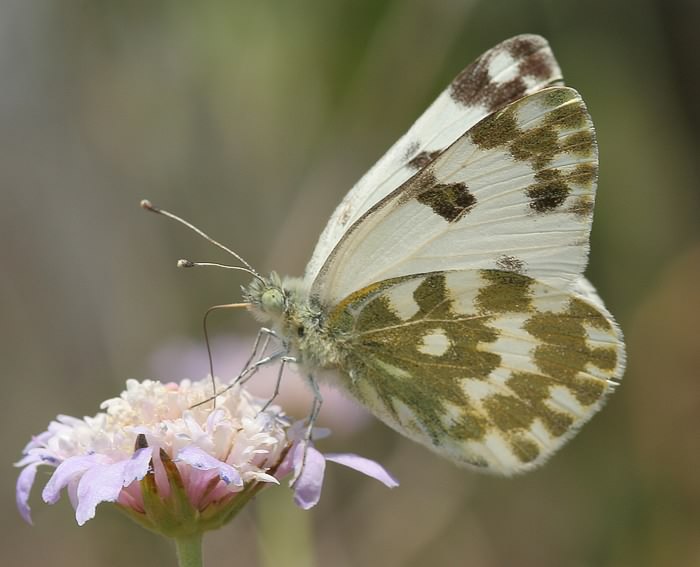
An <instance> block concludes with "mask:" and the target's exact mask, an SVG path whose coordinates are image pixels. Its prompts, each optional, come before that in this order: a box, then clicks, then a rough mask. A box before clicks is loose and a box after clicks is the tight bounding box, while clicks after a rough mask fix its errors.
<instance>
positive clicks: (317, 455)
mask: <svg viewBox="0 0 700 567" xmlns="http://www.w3.org/2000/svg"><path fill="white" fill-rule="evenodd" d="M304 451H306V458H304ZM302 465H303V467H302ZM294 468H295V471H296V474H297V475H298V476H297V479H296V481H295V482H294V502H295V503H296V505H297V506H299V507H300V508H302V509H303V510H308V509H309V508H313V507H314V506H316V504H318V501H319V500H320V499H321V488H322V486H323V475H324V473H325V470H326V459H325V458H324V457H323V455H322V454H321V452H320V451H318V450H317V449H315V448H314V447H313V446H312V445H311V444H310V443H309V444H306V443H298V444H297V446H296V447H295V448H294Z"/></svg>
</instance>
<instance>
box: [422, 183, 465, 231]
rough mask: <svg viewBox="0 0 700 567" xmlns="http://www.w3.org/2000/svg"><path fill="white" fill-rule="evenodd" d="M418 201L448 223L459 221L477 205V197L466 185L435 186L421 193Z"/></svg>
mask: <svg viewBox="0 0 700 567" xmlns="http://www.w3.org/2000/svg"><path fill="white" fill-rule="evenodd" d="M416 199H417V200H418V202H419V203H422V204H423V205H427V206H428V207H430V208H431V209H433V211H434V212H435V213H436V214H438V215H440V216H441V217H442V218H444V219H445V220H446V221H447V222H456V221H458V220H459V219H461V218H462V217H463V216H464V215H466V214H467V213H468V212H469V211H470V210H471V209H472V208H473V207H474V205H476V197H474V195H472V193H471V192H470V191H469V189H467V186H466V185H465V184H464V183H449V184H444V185H443V184H438V185H434V186H433V187H431V188H430V189H427V190H425V191H423V192H422V193H420V194H419V195H418V196H417V197H416Z"/></svg>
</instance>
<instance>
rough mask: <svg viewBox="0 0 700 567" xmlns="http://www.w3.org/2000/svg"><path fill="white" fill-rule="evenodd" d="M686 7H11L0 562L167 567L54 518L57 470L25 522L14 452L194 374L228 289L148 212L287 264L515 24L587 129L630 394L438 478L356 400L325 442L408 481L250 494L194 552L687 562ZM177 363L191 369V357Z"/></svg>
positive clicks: (690, 442) (166, 551) (233, 322)
mask: <svg viewBox="0 0 700 567" xmlns="http://www.w3.org/2000/svg"><path fill="white" fill-rule="evenodd" d="M699 6H700V3H699V2H697V0H685V1H684V0H635V1H634V2H632V1H617V2H616V1H610V0H591V1H588V2H578V1H575V0H539V1H535V0H525V1H520V2H516V1H512V0H439V1H427V0H426V1H421V0H342V1H334V2H313V1H311V0H299V1H289V2H282V1H279V2H274V1H271V0H267V1H258V2H237V1H225V0H200V1H199V2H164V1H155V0H154V1H150V2H142V1H135V0H112V1H97V0H62V1H60V2H50V1H39V0H3V1H2V2H0V77H1V78H2V81H1V84H2V86H1V87H0V302H1V305H0V321H1V327H0V361H2V369H3V370H2V396H1V397H0V410H1V411H0V420H1V422H0V423H1V425H2V427H0V435H1V436H2V438H1V440H0V441H1V443H2V446H3V447H4V448H5V449H4V451H5V464H4V465H3V466H2V467H0V479H1V481H2V482H1V483H0V485H1V486H2V487H3V488H2V491H0V494H1V495H2V507H1V510H2V524H3V526H4V527H3V529H2V536H0V537H2V549H3V552H2V556H3V559H2V563H3V564H4V565H42V564H48V563H49V562H50V563H51V564H52V565H54V566H56V567H60V566H62V565H71V566H76V565H81V566H82V565H100V566H112V565H114V566H116V565H132V566H134V567H138V566H140V565H144V566H145V565H148V566H153V565H169V564H173V563H174V556H173V551H172V549H171V547H170V544H169V543H168V542H167V541H165V540H163V539H160V538H158V537H157V536H153V535H150V534H148V533H146V532H144V531H142V530H141V529H140V528H138V527H137V526H136V525H134V524H132V523H130V522H129V521H128V520H127V519H126V518H125V517H123V516H121V515H120V514H119V513H118V512H116V511H114V510H113V509H110V506H107V505H103V506H101V507H100V508H99V509H98V514H97V517H96V519H95V520H93V521H91V522H89V523H88V524H87V525H86V526H84V527H82V528H78V526H77V525H76V524H75V521H74V517H73V513H72V509H71V508H70V506H69V505H68V503H67V502H66V501H65V499H64V501H62V502H61V503H60V504H58V505H55V506H52V507H48V506H46V505H44V504H43V503H42V502H41V501H40V498H39V493H40V488H41V486H42V485H43V482H44V480H45V479H46V474H44V475H41V474H40V475H39V479H38V483H39V484H38V486H37V487H35V493H34V495H33V498H32V500H31V502H32V505H33V511H34V520H35V526H34V527H29V526H27V525H25V524H24V523H23V522H22V521H21V520H20V518H19V516H18V515H17V514H16V512H15V509H14V482H15V479H16V475H17V470H16V469H14V468H12V465H11V463H12V462H13V461H15V460H17V459H18V458H19V455H20V452H21V449H22V447H23V446H24V444H25V443H26V441H27V440H28V439H29V438H30V436H31V435H32V434H35V433H38V432H40V431H42V430H43V429H44V428H45V426H46V424H47V423H48V422H49V421H50V420H51V419H52V418H53V417H54V416H55V415H56V414H57V413H66V414H70V415H76V416H83V415H91V414H94V413H95V412H96V411H97V406H98V404H99V402H100V401H102V400H103V399H106V398H109V397H112V396H114V395H115V394H116V393H118V392H119V391H121V389H122V387H123V383H124V380H125V379H126V378H128V377H135V378H150V377H159V378H163V379H170V378H180V377H181V376H178V375H176V374H177V373H178V371H180V370H182V369H184V368H187V372H191V373H197V372H201V373H200V374H199V375H198V376H195V377H199V376H204V375H205V374H206V372H207V370H206V366H205V364H204V363H202V362H201V360H202V358H201V356H200V355H201V344H202V342H201V341H202V339H201V316H202V314H203V312H204V310H205V309H206V308H207V307H208V306H210V305H213V304H217V303H226V302H230V301H235V300H237V299H238V298H239V291H238V288H239V286H240V285H241V284H242V283H246V280H245V279H244V278H241V277H240V275H239V274H236V273H233V272H227V271H216V270H207V269H202V270H199V271H198V270H190V271H178V270H177V269H176V268H175V261H176V260H177V259H178V258H180V257H188V258H193V259H196V260H213V259H219V260H223V259H224V258H222V257H221V256H220V255H219V254H218V253H217V251H216V250H214V249H213V248H211V247H209V246H208V245H207V244H206V243H205V242H203V241H200V240H199V239H197V238H196V237H195V236H194V235H193V234H191V233H188V232H187V231H185V230H184V229H182V228H181V227H178V226H176V225H174V224H171V223H168V222H166V221H165V220H164V219H161V218H157V217H155V216H153V215H148V214H146V213H145V212H142V211H141V210H140V209H139V207H138V203H139V200H140V199H141V198H143V197H149V198H150V199H151V200H153V201H154V202H155V203H158V204H160V205H162V206H164V207H167V208H169V209H172V210H174V211H177V212H179V213H180V214H182V215H184V216H186V217H188V218H189V219H191V220H192V221H193V222H195V223H196V224H198V225H200V226H201V227H202V228H204V229H206V230H207V231H209V232H210V233H212V234H213V235H215V236H216V237H219V238H220V239H221V240H223V241H225V242H226V243H228V244H230V245H231V246H233V247H235V249H236V250H238V251H239V252H240V253H242V254H243V255H244V256H245V257H246V258H247V259H248V260H249V261H250V262H252V263H253V264H254V265H255V266H256V268H257V269H258V270H259V271H262V272H267V271H268V270H271V269H276V270H278V271H280V272H282V273H288V274H293V275H297V274H301V272H302V270H303V267H304V265H305V263H306V260H307V259H308V257H309V255H310V253H311V250H312V248H313V245H314V243H315V241H316V238H317V236H318V234H319V233H320V231H321V229H322V228H323V226H324V224H325V221H326V219H327V218H328V216H329V214H330V213H331V211H332V210H333V208H334V206H335V205H336V204H337V203H338V202H339V201H340V199H341V197H342V196H343V195H344V194H345V192H346V191H347V190H348V189H349V188H350V187H351V186H352V184H353V183H354V181H356V180H357V179H358V178H359V177H360V175H361V174H362V173H364V171H366V170H367V169H368V167H369V166H370V165H371V164H372V163H373V162H374V161H375V160H376V159H377V158H378V157H379V156H380V155H381V153H382V152H383V151H384V150H385V149H386V148H387V147H388V146H389V145H390V144H391V143H392V142H393V141H394V140H395V139H396V138H398V136H399V135H400V134H402V133H403V131H405V130H406V129H407V128H408V126H409V125H410V124H411V122H412V121H413V120H414V119H415V118H416V117H417V116H418V115H419V113H420V112H421V111H422V110H423V108H424V107H425V106H426V105H427V104H428V103H429V102H430V101H431V100H432V99H433V98H434V97H435V96H436V95H437V94H438V93H439V92H440V90H442V88H444V86H445V85H446V84H447V83H448V82H449V81H450V79H451V78H452V77H453V76H454V75H455V74H456V73H457V72H458V71H459V70H461V69H462V68H463V67H464V66H465V65H466V64H467V63H469V62H470V61H471V60H472V59H473V58H474V57H476V56H477V55H479V54H480V53H481V52H482V51H484V50H486V49H487V48H489V47H491V46H493V45H495V44H496V43H498V42H499V41H501V40H503V39H505V38H507V37H510V36H512V35H515V34H517V33H524V32H533V33H540V34H542V35H544V36H545V37H547V38H548V39H549V41H550V42H551V44H552V46H553V48H554V51H555V53H556V55H557V57H558V60H559V62H560V64H561V66H562V68H563V69H564V74H565V76H566V79H567V82H568V83H569V84H570V85H573V86H575V87H576V88H577V89H578V90H579V91H580V92H581V93H582V94H583V96H584V98H585V100H586V101H587V103H588V106H589V108H590V111H591V113H592V115H593V117H594V120H595V123H596V127H597V131H598V138H599V143H600V150H601V161H602V163H601V166H602V168H601V178H600V191H599V197H598V201H597V209H596V219H595V223H594V230H593V237H592V255H591V263H590V268H589V272H588V275H589V277H590V278H591V279H592V281H593V282H595V284H596V285H597V286H598V288H599V290H600V293H601V295H602V297H604V298H605V300H606V303H607V305H608V307H609V308H610V310H611V311H612V312H613V313H614V314H616V317H617V318H618V320H619V322H620V324H621V326H622V328H623V330H624V331H625V334H626V338H627V340H628V354H629V369H628V372H627V374H626V377H625V380H624V383H623V385H622V386H621V388H620V389H619V390H618V393H617V394H616V395H615V396H614V397H613V398H612V399H611V400H610V402H609V404H608V406H607V407H606V408H605V410H604V411H603V412H602V413H601V414H600V415H599V416H598V417H596V418H595V419H594V420H593V421H592V422H591V423H590V424H589V425H587V426H586V427H585V428H584V429H583V431H582V432H581V434H580V435H579V436H578V437H576V438H575V439H574V440H573V441H572V442H571V443H569V445H568V446H567V447H566V448H565V449H564V450H562V451H561V453H560V454H558V455H556V457H555V458H553V459H552V460H551V462H550V463H548V464H547V465H546V466H545V467H544V468H542V469H541V470H538V471H537V472H534V473H531V474H529V475H526V476H523V477H519V478H515V479H510V480H503V479H498V478H489V477H484V476H479V475H477V474H474V473H471V472H468V471H464V470H460V469H457V468H456V467H454V466H452V465H451V464H450V463H448V462H446V461H443V460H441V459H439V458H437V457H435V456H433V455H432V454H431V453H429V452H428V451H426V450H424V449H422V448H420V447H418V446H416V445H413V444H412V443H410V442H409V441H407V440H404V439H402V438H400V437H399V436H398V435H396V434H394V433H392V432H390V431H389V430H388V429H387V428H386V427H384V426H383V425H381V424H379V423H378V422H376V421H373V420H368V419H366V418H365V417H363V416H362V414H361V413H354V414H353V415H355V417H356V419H355V420H352V419H351V420H350V422H351V423H349V424H347V427H340V430H338V429H339V426H337V425H335V427H336V435H335V436H334V437H333V438H331V439H330V440H329V441H328V442H327V443H326V444H325V445H324V446H323V448H324V449H326V450H340V451H355V452H358V453H361V454H363V455H366V456H369V457H372V458H375V459H377V460H379V461H380V462H382V463H384V464H385V465H386V466H387V467H388V468H389V469H390V470H391V471H392V472H394V473H395V474H396V475H397V476H398V477H399V478H400V480H401V483H402V484H401V487H400V488H399V489H396V490H394V491H389V490H387V489H385V488H384V487H382V486H380V485H379V484H377V483H375V482H373V481H371V480H368V479H365V478H364V477H361V476H360V475H357V474H353V473H351V472H348V471H345V470H340V468H329V474H328V477H327V481H326V486H325V492H324V496H323V498H322V500H321V503H320V505H319V506H318V507H317V508H316V509H315V510H313V511H311V512H306V513H303V512H300V511H298V510H296V509H294V507H293V506H292V504H291V498H290V497H289V494H288V493H287V492H286V491H283V490H270V491H267V492H263V494H261V496H260V497H259V499H258V501H257V502H256V503H255V504H254V505H252V506H251V507H249V509H248V510H247V511H246V512H245V513H243V514H242V515H241V516H239V517H238V518H237V519H236V520H235V521H234V522H233V523H232V524H230V525H229V526H227V527H226V528H224V529H222V530H221V531H219V532H217V533H213V534H210V535H209V536H208V537H207V538H206V540H205V561H206V564H207V565H209V566H218V565H221V566H224V565H236V566H238V565H244V566H248V565H251V566H256V565H263V566H272V565H282V564H284V565H286V566H291V567H297V566H309V567H311V566H313V565H317V566H327V565H333V566H340V567H344V566H355V565H367V566H375V565H376V566H379V565H381V566H389V567H391V566H423V565H432V564H435V565H446V566H453V565H455V566H462V565H464V566H473V567H481V566H485V567H490V566H510V565H517V566H572V567H583V566H612V565H615V566H617V565H621V566H622V565H634V566H647V565H648V566H666V565H674V566H686V565H688V566H690V565H700V475H699V474H698V473H699V472H700V376H699V372H698V369H699V368H700V341H699V339H700V330H699V322H700V238H699V236H700V226H699V222H698V221H699V218H700V217H699V213H700V187H699V183H698V173H699V166H698V162H699V158H700V141H699V134H698V133H699V132H700V105H698V100H700V55H699V54H700V41H699V40H698V36H697V33H698V32H697V30H698V28H699V26H700V9H699ZM212 332H213V333H214V334H215V335H220V338H219V339H218V342H216V345H215V347H216V348H215V362H216V361H217V360H218V361H219V362H221V361H222V360H225V359H226V357H227V356H229V352H228V347H227V344H228V345H230V348H234V345H236V348H239V347H240V345H241V344H242V345H243V348H247V344H248V343H247V342H246V341H250V335H251V334H252V333H254V332H255V323H254V322H253V321H252V320H251V318H250V317H248V316H247V315H246V314H245V313H242V312H239V313H228V314H221V315H219V316H218V317H216V318H215V319H214V321H213V324H212ZM221 337H230V338H227V339H222V338H221ZM237 337H238V338H237ZM198 349H200V350H199V351H198ZM186 352H187V353H189V352H192V353H194V354H193V356H194V357H195V359H196V357H197V356H199V359H197V360H199V361H200V362H199V363H198V364H199V366H197V365H196V364H195V365H194V366H187V364H185V363H184V362H183V363H182V364H181V361H180V359H179V358H178V356H182V355H183V353H186ZM197 352H199V354H197ZM217 357H218V358H217ZM192 360H194V359H190V361H189V363H191V362H192ZM189 363H188V364H189ZM168 365H169V366H168ZM164 368H167V369H168V370H164ZM191 368H194V369H193V370H190V369H191ZM182 371H183V372H184V370H182ZM163 373H168V374H169V375H162V374H163ZM302 395H304V396H307V397H306V398H305V399H306V400H310V397H309V396H308V394H304V393H302ZM299 407H300V408H302V409H300V410H299V412H300V413H301V414H302V415H303V411H304V410H303V407H304V406H303V405H300V406H299Z"/></svg>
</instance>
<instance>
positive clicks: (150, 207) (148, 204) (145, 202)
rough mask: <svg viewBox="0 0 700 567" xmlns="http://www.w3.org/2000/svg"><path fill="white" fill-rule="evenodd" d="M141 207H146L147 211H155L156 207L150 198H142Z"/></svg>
mask: <svg viewBox="0 0 700 567" xmlns="http://www.w3.org/2000/svg"><path fill="white" fill-rule="evenodd" d="M140 204H141V208H142V209H146V210H147V211H155V210H156V208H155V207H154V206H153V203H151V202H150V201H149V200H148V199H142V200H141V203H140Z"/></svg>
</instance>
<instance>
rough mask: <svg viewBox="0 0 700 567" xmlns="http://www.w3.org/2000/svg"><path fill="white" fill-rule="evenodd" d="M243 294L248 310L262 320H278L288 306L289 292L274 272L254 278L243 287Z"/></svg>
mask: <svg viewBox="0 0 700 567" xmlns="http://www.w3.org/2000/svg"><path fill="white" fill-rule="evenodd" d="M243 295H244V297H245V300H246V301H247V302H248V303H249V304H250V310H251V311H252V312H253V314H254V315H255V317H256V318H257V319H258V320H260V321H262V322H265V321H270V320H273V321H278V320H279V319H281V318H283V317H284V315H285V313H286V312H287V309H288V306H289V292H288V291H287V290H286V289H285V288H284V285H283V284H282V280H281V279H280V277H279V276H278V275H277V274H276V273H275V272H272V274H270V276H269V277H266V278H265V277H260V278H255V279H254V280H253V281H252V282H251V283H250V284H249V285H248V286H247V287H244V288H243Z"/></svg>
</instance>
